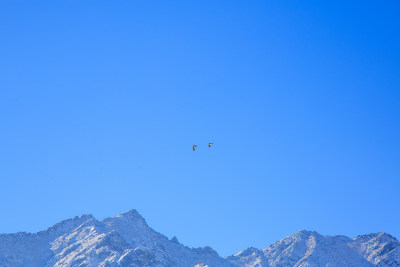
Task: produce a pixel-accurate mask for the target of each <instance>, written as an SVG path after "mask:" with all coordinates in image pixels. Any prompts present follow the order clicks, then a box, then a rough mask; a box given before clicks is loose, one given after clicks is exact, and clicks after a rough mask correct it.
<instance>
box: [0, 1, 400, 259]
mask: <svg viewBox="0 0 400 267" xmlns="http://www.w3.org/2000/svg"><path fill="white" fill-rule="evenodd" d="M399 17H400V4H399V2H398V1H351V3H349V2H348V1H285V3H283V1H117V2H115V1H112V2H111V1H40V2H35V3H33V2H32V1H2V2H1V3H0V36H1V41H0V58H1V60H0V129H1V130H0V179H1V187H0V188H1V189H0V190H1V191H0V205H1V206H0V207H1V220H0V232H2V233H9V232H17V231H31V232H36V231H38V230H42V229H45V228H46V227H48V226H51V225H52V224H54V223H57V222H58V221H60V220H62V219H67V218H70V217H73V216H75V215H80V214H84V213H92V214H93V215H94V216H95V217H96V218H103V217H107V216H114V215H116V214H119V213H121V212H124V211H126V210H128V209H132V208H135V209H137V210H138V211H139V212H140V213H141V214H142V215H143V216H144V217H145V218H146V220H147V222H148V223H149V224H150V226H152V227H153V228H154V229H155V230H157V231H159V232H161V233H163V234H165V235H167V236H168V237H172V236H174V235H176V236H177V237H178V239H179V240H180V241H181V242H182V243H184V244H186V245H188V246H195V247H198V246H205V245H210V246H212V247H213V248H214V249H216V250H217V251H218V252H219V253H220V254H221V255H222V256H227V255H229V254H232V253H236V252H238V251H239V250H241V249H245V248H246V247H249V246H254V247H258V248H263V247H266V246H268V245H269V244H271V243H273V242H275V241H277V240H279V239H281V238H283V237H285V236H287V235H289V234H291V233H293V232H296V231H298V230H302V229H307V230H315V231H318V232H320V233H321V234H328V235H335V234H344V235H348V236H355V235H358V234H363V233H370V232H378V231H386V232H388V233H390V234H392V235H394V236H396V237H397V238H399V237H400V228H399V221H400V212H399V209H400V205H399V204H400V190H399V189H400V181H399V179H400V141H399V137H400V49H399V47H400V32H399V31H400V30H399V29H400V20H399ZM209 141H213V142H214V143H215V146H214V147H213V148H212V149H209V148H208V147H207V143H208V142H209ZM193 144H196V145H198V146H199V147H198V150H197V151H196V152H193V151H192V147H191V146H192V145H193Z"/></svg>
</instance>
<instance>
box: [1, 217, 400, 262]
mask: <svg viewBox="0 0 400 267" xmlns="http://www.w3.org/2000/svg"><path fill="white" fill-rule="evenodd" d="M0 266H2V267H16V266H24V267H25V266H29V267H31V266H32V267H34V266H160V267H161V266H177V267H181V266H182V267H186V266H190V267H193V266H196V267H200V266H204V267H206V266H207V267H214V266H221V267H225V266H226V267H228V266H230V267H234V266H259V267H261V266H268V267H269V266H400V243H399V241H397V239H396V238H394V237H392V236H390V235H388V234H385V233H378V234H370V235H363V236H358V237H356V238H353V239H350V238H348V237H345V236H322V235H319V234H318V233H316V232H308V231H301V232H298V233H295V234H293V235H291V236H289V237H287V238H284V239H282V240H281V241H278V242H276V243H275V244H273V245H271V246H269V247H267V248H265V249H262V250H258V249H255V248H248V249H246V250H243V251H241V252H239V253H238V254H236V255H234V256H230V257H227V258H222V257H220V256H219V255H218V254H217V252H215V251H214V250H213V249H212V248H210V247H204V248H189V247H186V246H184V245H182V244H180V243H179V242H178V240H177V239H176V238H172V239H168V238H167V237H166V236H164V235H162V234H159V233H157V232H156V231H154V230H153V229H151V228H150V227H149V226H148V225H147V223H146V221H145V220H144V219H143V217H142V216H140V214H139V213H138V212H137V211H135V210H130V211H128V212H126V213H123V214H120V215H118V216H115V217H110V218H105V219H102V220H97V219H95V218H94V217H93V216H92V215H82V216H81V217H75V218H73V219H69V220H65V221H62V222H60V223H58V224H56V225H54V226H52V227H50V228H48V229H47V230H45V231H42V232H38V233H35V234H31V233H16V234H1V235H0Z"/></svg>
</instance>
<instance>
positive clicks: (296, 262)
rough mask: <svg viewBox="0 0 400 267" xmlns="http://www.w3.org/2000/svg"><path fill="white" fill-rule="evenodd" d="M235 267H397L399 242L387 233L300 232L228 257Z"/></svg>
mask: <svg viewBox="0 0 400 267" xmlns="http://www.w3.org/2000/svg"><path fill="white" fill-rule="evenodd" d="M227 260H229V261H230V262H232V263H235V264H236V265H237V266H246V267H247V266H258V267H264V266H268V267H269V266H296V267H305V266H307V267H312V266H327V267H333V266H338V267H339V266H400V243H399V241H398V240H397V239H396V238H394V237H393V236H391V235H389V234H386V233H376V234H369V235H362V236H358V237H356V238H353V239H351V238H349V237H346V236H322V235H320V234H318V233H317V232H310V231H300V232H297V233H295V234H293V235H291V236H289V237H286V238H284V239H282V240H280V241H278V242H276V243H275V244H273V245H271V246H269V247H267V248H265V249H262V250H258V249H255V248H248V249H246V250H243V251H241V252H239V253H238V254H236V255H234V256H230V257H228V258H227Z"/></svg>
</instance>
